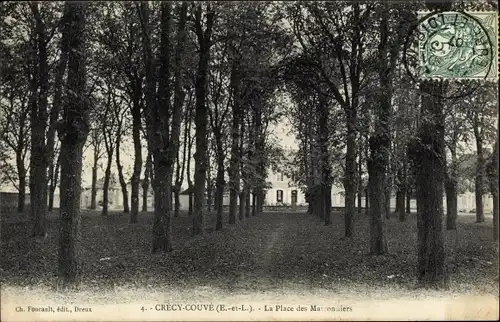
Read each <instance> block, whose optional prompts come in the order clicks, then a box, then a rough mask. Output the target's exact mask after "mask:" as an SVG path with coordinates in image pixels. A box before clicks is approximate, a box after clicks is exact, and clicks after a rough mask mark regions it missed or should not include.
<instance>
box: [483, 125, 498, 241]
mask: <svg viewBox="0 0 500 322" xmlns="http://www.w3.org/2000/svg"><path fill="white" fill-rule="evenodd" d="M497 122H500V120H497ZM497 126H498V125H497ZM499 128H500V127H498V128H497V140H496V143H495V147H494V149H493V153H492V155H491V159H490V161H489V162H488V165H487V167H486V171H487V174H488V178H489V180H488V181H489V186H490V187H489V188H490V192H491V196H492V198H493V240H495V241H496V242H498V233H499V231H498V211H499V209H498V208H499V201H498V195H499V193H498V190H499V188H498V175H499V169H498V167H499V158H500V157H499V156H498V151H499V134H498V131H499Z"/></svg>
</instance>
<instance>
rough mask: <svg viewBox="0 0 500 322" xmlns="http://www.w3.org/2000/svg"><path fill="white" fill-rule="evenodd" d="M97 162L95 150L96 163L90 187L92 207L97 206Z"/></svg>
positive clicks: (93, 167)
mask: <svg viewBox="0 0 500 322" xmlns="http://www.w3.org/2000/svg"><path fill="white" fill-rule="evenodd" d="M97 162H98V156H97V153H96V152H95V151H94V165H93V166H92V183H91V188H90V209H96V208H97Z"/></svg>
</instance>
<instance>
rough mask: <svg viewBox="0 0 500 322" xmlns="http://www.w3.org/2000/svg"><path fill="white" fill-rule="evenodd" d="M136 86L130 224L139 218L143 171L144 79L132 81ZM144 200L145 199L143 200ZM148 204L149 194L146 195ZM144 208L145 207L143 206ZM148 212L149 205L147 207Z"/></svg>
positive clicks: (132, 111) (133, 93)
mask: <svg viewBox="0 0 500 322" xmlns="http://www.w3.org/2000/svg"><path fill="white" fill-rule="evenodd" d="M131 83H133V85H134V87H133V88H134V90H133V92H132V108H131V114H132V139H133V141H134V170H133V172H132V178H131V180H130V182H131V190H132V195H131V206H132V212H131V213H130V218H129V222H130V223H131V224H135V223H137V221H138V216H139V183H140V177H141V170H142V146H141V128H142V125H141V96H142V79H141V78H140V77H137V75H136V77H135V78H133V79H131ZM143 200H144V199H143ZM146 204H147V194H146ZM143 208H144V206H143ZM146 211H147V205H146Z"/></svg>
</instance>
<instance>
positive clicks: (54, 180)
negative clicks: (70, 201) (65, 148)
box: [49, 153, 61, 211]
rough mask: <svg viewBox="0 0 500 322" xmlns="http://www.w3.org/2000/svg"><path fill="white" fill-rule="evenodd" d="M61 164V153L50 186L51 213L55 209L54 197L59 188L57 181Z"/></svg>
mask: <svg viewBox="0 0 500 322" xmlns="http://www.w3.org/2000/svg"><path fill="white" fill-rule="evenodd" d="M60 164H61V153H59V154H58V156H57V161H56V164H55V167H54V170H53V171H52V175H51V179H50V186H49V211H52V210H53V209H54V195H55V192H56V188H57V181H58V178H59V168H60Z"/></svg>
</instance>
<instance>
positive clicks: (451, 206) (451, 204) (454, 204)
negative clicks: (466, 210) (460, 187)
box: [445, 176, 458, 230]
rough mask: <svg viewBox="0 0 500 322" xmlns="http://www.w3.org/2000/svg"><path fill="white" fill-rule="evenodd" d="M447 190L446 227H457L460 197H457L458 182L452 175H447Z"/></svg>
mask: <svg viewBox="0 0 500 322" xmlns="http://www.w3.org/2000/svg"><path fill="white" fill-rule="evenodd" d="M445 190H446V229H447V230H456V229H457V223H456V222H457V215H458V197H457V183H456V181H455V180H453V179H452V178H450V177H448V176H447V177H446V181H445Z"/></svg>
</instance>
